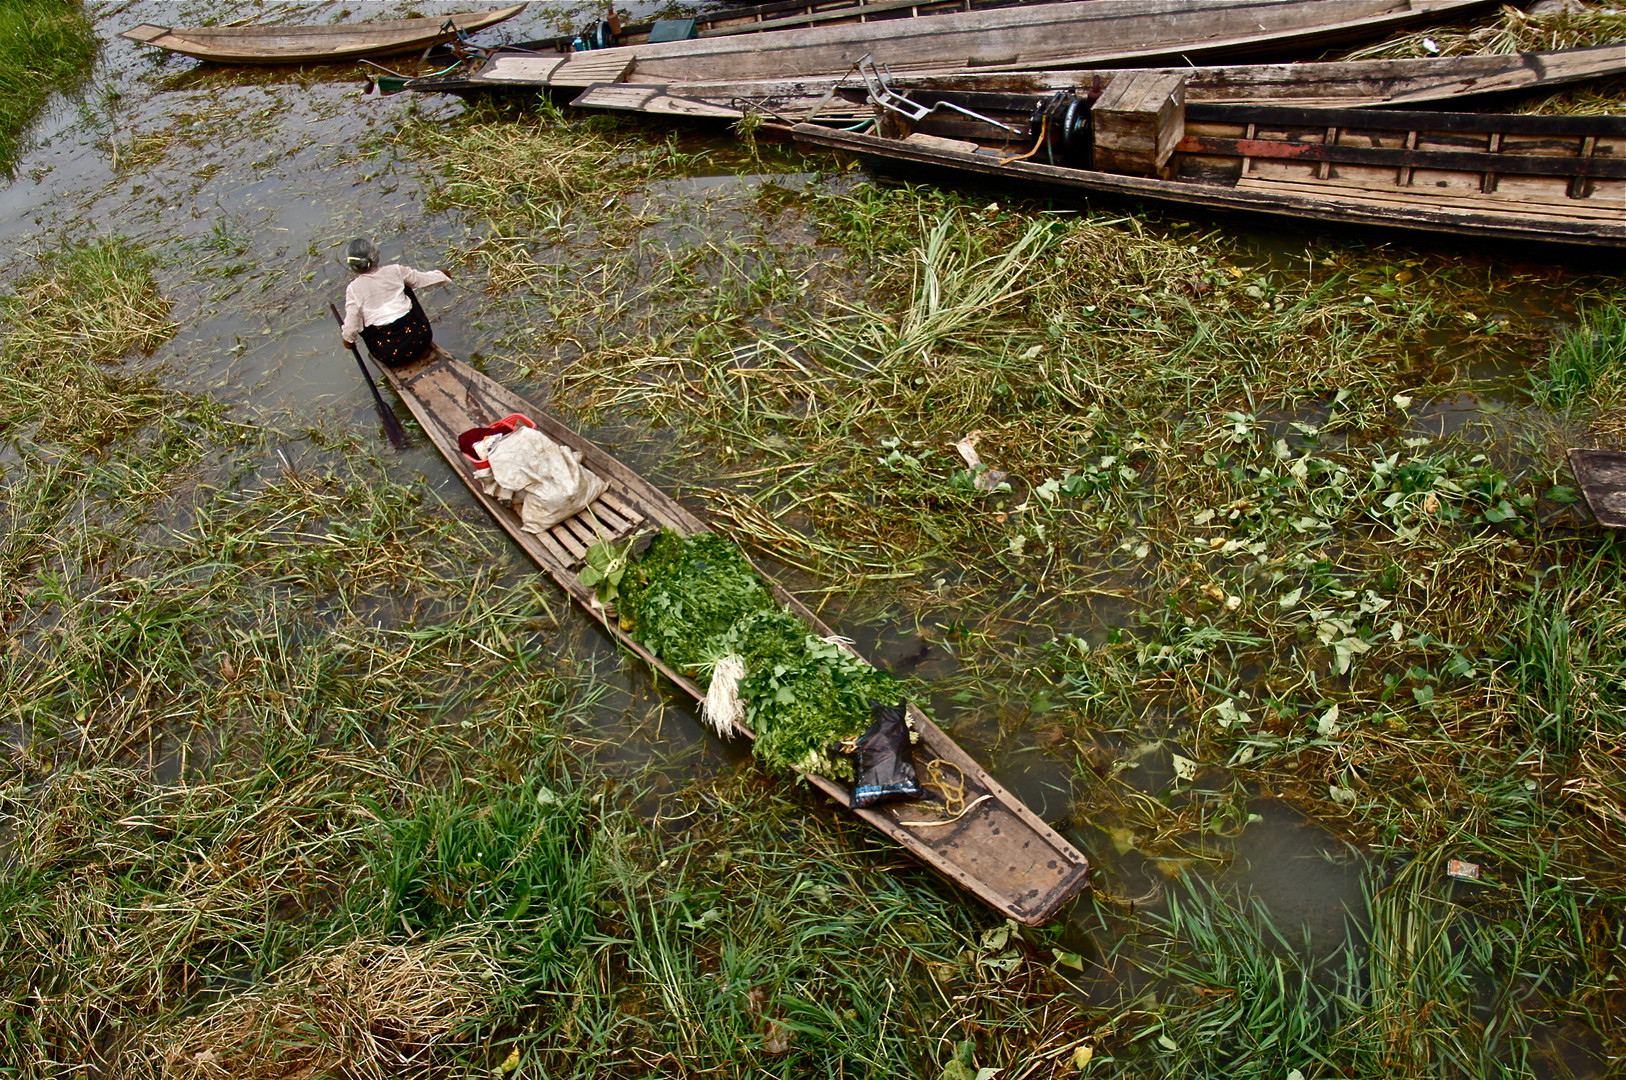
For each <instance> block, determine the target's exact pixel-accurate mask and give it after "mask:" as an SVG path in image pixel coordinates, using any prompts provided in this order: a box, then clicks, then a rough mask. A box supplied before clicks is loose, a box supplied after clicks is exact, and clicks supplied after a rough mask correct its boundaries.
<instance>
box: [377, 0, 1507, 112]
mask: <svg viewBox="0 0 1626 1080" xmlns="http://www.w3.org/2000/svg"><path fill="white" fill-rule="evenodd" d="M1489 6H1491V4H1490V3H1487V2H1485V0H1410V2H1407V0H1074V2H1071V3H1056V4H1043V5H1033V6H1023V7H1014V8H998V9H994V10H990V11H972V12H964V13H961V14H951V15H935V16H932V17H931V18H927V19H908V20H899V21H893V22H882V23H874V24H862V25H847V26H833V27H814V28H808V29H800V30H778V31H773V32H769V33H762V34H751V35H745V36H733V37H723V38H708V39H700V40H695V41H672V42H662V43H659V44H646V45H635V46H626V47H620V48H611V49H600V50H594V51H590V52H579V53H572V54H570V55H568V56H562V57H561V56H548V55H538V54H535V53H525V52H517V51H509V50H501V49H499V50H496V51H494V52H493V53H491V54H490V55H488V56H487V57H485V58H483V59H482V60H480V61H479V62H478V63H477V64H475V65H474V66H472V67H471V68H470V69H469V70H466V71H460V72H457V73H453V74H449V75H445V76H439V77H435V78H426V79H414V80H411V81H410V82H408V83H407V87H408V88H409V89H413V90H469V89H477V88H486V89H489V88H493V87H501V86H536V87H544V86H549V87H587V86H590V85H592V84H594V83H601V82H629V81H630V82H640V83H672V82H694V81H703V80H751V79H783V78H796V77H804V76H810V75H829V76H839V75H841V74H843V73H845V72H847V71H849V70H850V69H852V68H853V66H854V65H856V64H857V63H858V62H859V60H860V59H862V58H863V57H865V56H869V57H872V58H873V60H874V61H875V63H877V64H879V65H882V66H884V67H887V68H889V69H890V70H891V71H892V72H893V73H896V74H905V73H938V74H941V73H946V72H953V71H964V70H969V69H976V70H980V71H1021V70H1027V69H1040V68H1071V67H1101V66H1106V65H1111V64H1127V65H1139V64H1155V63H1158V62H1160V61H1164V62H1178V63H1189V62H1191V61H1193V60H1198V59H1220V58H1234V59H1252V58H1256V57H1267V56H1271V55H1280V54H1282V53H1284V52H1293V53H1300V54H1301V53H1303V52H1305V51H1308V50H1313V49H1322V48H1327V47H1330V46H1333V45H1337V44H1341V43H1344V42H1348V41H1355V40H1362V39H1365V38H1369V37H1375V36H1378V35H1381V34H1383V33H1387V32H1388V31H1390V30H1393V29H1395V28H1398V27H1403V26H1410V25H1414V24H1418V23H1423V22H1429V21H1439V20H1442V19H1451V18H1455V17H1458V16H1460V15H1463V14H1466V13H1468V12H1471V11H1473V10H1475V9H1477V8H1483V7H1489Z"/></svg>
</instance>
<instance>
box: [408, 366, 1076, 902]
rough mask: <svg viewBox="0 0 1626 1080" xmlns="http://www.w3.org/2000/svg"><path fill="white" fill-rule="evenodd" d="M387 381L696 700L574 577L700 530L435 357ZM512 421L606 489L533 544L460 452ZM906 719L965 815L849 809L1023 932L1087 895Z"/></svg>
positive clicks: (825, 783)
mask: <svg viewBox="0 0 1626 1080" xmlns="http://www.w3.org/2000/svg"><path fill="white" fill-rule="evenodd" d="M385 375H386V376H387V377H388V378H389V381H390V384H391V385H392V386H394V387H395V389H396V390H397V391H398V392H399V393H400V395H401V398H402V400H404V401H405V402H406V404H407V408H409V409H411V410H412V415H413V416H414V417H416V418H417V420H418V423H419V424H420V425H422V427H423V429H424V431H425V432H426V433H427V434H428V435H429V438H430V440H431V441H432V442H434V444H435V446H436V447H438V448H439V449H440V452H441V453H442V454H443V455H444V456H445V458H446V460H447V461H448V462H449V463H450V464H451V467H452V469H453V470H454V471H455V472H456V473H457V474H458V476H460V477H461V478H462V479H463V481H464V483H466V484H467V485H468V486H469V490H470V491H471V492H472V493H473V494H474V497H475V498H476V499H477V500H479V502H480V503H481V505H483V506H484V507H485V508H486V510H487V511H489V512H490V514H491V516H492V517H493V518H495V519H496V520H497V523H498V524H500V525H501V526H502V527H503V529H504V530H505V531H507V533H508V534H509V535H510V536H511V537H513V539H514V541H515V542H516V543H517V544H519V545H520V547H522V548H524V549H525V552H526V554H527V555H529V556H530V557H531V558H532V559H533V560H535V561H536V564H537V565H538V566H540V567H541V568H542V569H543V570H545V571H547V573H548V574H549V576H551V577H552V578H553V580H554V581H555V582H557V583H558V584H559V587H560V588H562V589H564V590H565V591H566V592H567V593H569V594H570V595H571V597H572V598H574V599H575V600H576V601H577V602H578V603H579V604H581V605H582V607H583V608H584V609H585V610H586V611H587V612H588V613H589V614H591V615H592V616H593V617H594V618H595V619H597V620H598V621H599V623H600V624H601V625H602V626H603V627H604V630H605V632H606V633H608V634H610V635H611V636H612V637H614V638H615V639H616V640H617V641H619V642H620V644H621V645H622V646H623V647H624V648H626V649H627V650H628V651H629V652H632V653H634V654H636V655H637V656H639V657H640V658H642V659H643V660H644V662H646V663H648V664H649V665H650V666H651V667H653V668H655V670H657V671H659V672H660V673H661V674H662V675H664V676H666V677H667V678H668V679H670V680H671V681H672V683H673V684H674V685H675V686H677V687H678V688H679V689H681V690H682V691H684V692H685V693H687V694H689V695H691V696H692V697H694V698H695V699H696V700H699V699H701V698H702V697H703V696H704V693H703V691H702V690H701V689H700V687H699V686H697V685H695V683H694V682H693V681H691V680H690V679H688V678H686V677H684V676H683V675H682V674H680V673H678V672H677V671H675V670H673V669H672V668H670V667H669V666H667V665H666V664H665V663H663V662H662V661H661V660H660V658H659V657H657V656H655V655H654V654H652V653H651V652H649V650H647V649H645V648H644V647H643V646H642V645H640V644H639V643H638V642H637V641H635V640H633V639H632V638H631V637H630V636H628V635H627V634H626V633H624V632H623V631H622V630H621V627H620V623H619V622H618V620H617V619H616V618H615V615H614V613H613V612H609V611H606V610H605V609H604V608H603V607H602V606H601V605H600V604H599V603H598V602H597V598H596V596H595V595H594V592H593V590H592V589H590V588H587V587H586V586H584V585H582V584H581V582H580V581H578V580H577V577H576V574H577V571H578V570H580V569H581V567H582V566H583V565H584V556H585V555H586V552H587V550H588V548H589V547H591V546H592V545H593V544H595V543H598V542H599V541H601V540H620V539H623V538H626V537H629V536H632V535H634V534H636V533H638V532H640V531H643V530H652V529H660V528H666V529H673V530H675V531H677V532H679V533H683V534H692V533H697V532H704V531H706V525H705V523H704V522H702V521H701V520H700V519H699V518H697V517H695V516H694V515H693V514H692V513H690V512H689V511H688V510H686V509H684V507H683V506H681V505H680V504H679V503H678V502H677V501H676V500H674V499H673V498H671V497H670V496H669V495H667V494H666V493H665V492H663V491H661V490H660V489H659V488H657V487H655V486H654V485H653V484H650V483H649V482H648V481H647V480H645V479H643V478H642V477H641V476H639V475H638V474H637V473H635V472H633V471H632V470H631V469H629V468H627V466H625V465H623V464H622V463H621V462H619V461H617V460H616V459H615V458H614V457H612V456H610V454H609V453H607V452H606V451H604V450H603V449H602V448H600V447H599V446H597V445H595V444H594V443H592V442H590V441H588V440H587V439H585V438H583V437H582V436H581V435H579V434H577V433H576V432H574V431H572V430H571V429H569V428H567V427H565V426H564V425H563V424H561V423H559V422H558V421H557V420H555V419H554V418H552V417H550V416H549V415H548V414H547V413H546V412H544V411H542V410H541V409H539V408H537V407H536V406H535V405H532V404H530V403H529V402H527V401H525V400H523V399H522V398H520V397H518V396H517V395H515V394H513V393H511V392H510V391H508V390H506V389H504V388H503V387H502V386H500V385H498V384H497V383H496V382H495V381H493V380H492V379H489V378H487V377H486V376H485V375H482V374H481V373H480V372H478V371H475V370H474V369H473V368H472V367H470V366H469V365H467V364H465V363H463V362H462V361H461V360H458V359H456V358H455V357H453V356H451V355H449V354H448V353H446V352H444V351H442V350H441V349H439V348H436V349H434V350H433V351H432V352H431V353H430V354H429V355H428V356H426V357H425V358H424V359H422V360H420V361H418V362H417V363H416V364H413V365H411V366H408V367H402V368H393V369H385ZM513 413H523V414H524V415H526V416H528V417H529V418H531V419H532V420H533V421H535V422H536V424H537V426H538V427H539V428H540V429H541V431H542V432H543V433H544V434H546V435H547V436H548V437H549V438H551V439H553V440H554V441H556V442H558V443H561V444H563V445H565V446H569V447H572V448H574V449H576V450H578V451H580V453H581V455H582V464H584V465H586V466H587V467H588V468H589V469H591V470H593V472H595V473H597V474H598V475H599V476H600V477H602V478H603V479H604V480H606V481H607V482H608V483H609V489H608V490H607V491H606V492H605V493H604V495H603V496H602V497H601V498H600V499H599V500H598V501H596V502H595V503H593V505H592V506H589V507H588V508H587V509H586V510H584V511H582V512H581V513H580V514H577V515H576V516H575V517H573V518H570V519H569V520H567V521H564V522H562V523H561V524H559V525H556V526H554V527H553V528H552V529H549V530H548V531H547V532H546V533H544V534H540V535H538V534H533V533H528V532H525V531H523V530H522V529H521V527H520V520H519V516H518V515H517V514H515V513H514V511H513V510H511V509H509V508H508V507H507V506H505V505H503V504H502V503H499V502H497V501H496V500H494V499H492V498H491V497H490V496H488V495H486V494H485V492H484V490H483V489H482V488H481V487H480V485H479V483H478V482H477V481H476V480H475V479H474V473H473V470H472V468H471V466H470V465H469V463H468V461H467V459H466V458H464V457H463V455H462V454H461V452H460V451H459V450H458V446H457V437H458V436H459V435H460V434H462V433H463V432H465V431H468V430H470V429H472V428H476V427H485V426H488V425H489V424H491V423H492V422H493V421H496V420H500V419H502V418H503V417H505V416H508V415H511V414H513ZM770 586H771V588H772V589H773V592H774V595H775V597H776V598H777V599H778V600H779V602H780V603H782V604H785V605H787V606H788V607H789V608H790V609H791V610H792V611H794V612H795V613H796V614H797V615H798V616H800V617H801V618H802V619H804V620H805V621H806V622H807V624H808V626H809V627H811V628H812V629H813V630H814V631H815V632H817V633H818V634H820V635H823V636H829V635H830V634H831V630H830V628H829V627H827V626H825V625H824V623H822V622H821V621H819V618H818V616H816V615H814V614H813V613H812V612H811V611H809V610H808V609H807V607H806V606H805V605H803V604H802V603H801V601H799V600H797V599H796V597H794V596H792V595H791V594H790V593H788V592H786V591H785V590H784V589H783V588H780V587H779V586H778V585H775V584H772V583H771V582H770ZM855 655H856V653H855ZM911 714H912V716H913V719H914V722H915V725H916V727H917V728H918V729H919V731H920V735H921V741H920V744H919V745H918V746H917V748H916V751H915V756H916V760H917V761H922V762H925V761H931V760H933V759H939V760H941V761H944V762H947V763H949V764H950V765H952V767H953V768H954V770H957V771H958V773H959V774H960V775H962V776H963V777H964V778H965V787H966V791H965V803H964V806H965V808H966V812H964V813H963V814H962V815H961V816H959V817H958V818H953V819H952V820H951V818H950V816H949V815H947V814H943V813H939V812H937V811H936V810H935V809H934V804H933V803H932V802H930V801H917V802H904V803H892V804H885V805H881V806H877V807H873V808H869V809H864V810H855V811H852V812H853V813H854V814H856V815H857V816H858V817H860V818H862V819H863V820H864V821H866V822H868V823H869V824H871V825H873V826H874V827H875V828H877V829H879V830H880V831H881V832H883V833H885V834H886V835H887V836H889V837H891V838H892V839H893V840H895V841H896V842H897V843H898V844H900V845H901V846H902V847H904V848H905V849H906V850H907V851H909V852H910V853H911V854H913V855H914V856H915V857H916V858H918V859H919V860H920V861H921V862H924V863H925V864H926V865H927V866H929V867H931V868H932V869H934V870H936V871H938V872H939V873H941V874H942V875H943V876H944V877H946V878H947V879H948V880H949V881H951V882H953V883H954V884H956V885H958V886H960V887H961V888H963V889H965V890H966V891H967V892H969V893H971V894H972V895H974V896H976V897H977V898H978V899H979V900H981V901H983V902H984V903H986V904H988V905H989V906H990V907H992V908H994V909H995V910H996V911H999V912H1001V913H1002V914H1004V915H1006V916H1008V917H1009V918H1012V919H1015V920H1017V921H1018V922H1021V923H1025V924H1027V925H1037V924H1039V923H1042V922H1044V921H1045V920H1047V919H1049V918H1050V917H1051V916H1052V915H1054V914H1055V912H1056V911H1057V909H1058V908H1060V907H1061V905H1062V904H1064V903H1066V902H1067V901H1068V900H1069V899H1071V898H1072V897H1074V896H1076V895H1077V894H1078V893H1079V892H1080V891H1081V890H1083V889H1084V888H1085V886H1086V884H1087V882H1088V877H1089V864H1088V862H1087V861H1086V860H1085V858H1084V856H1083V855H1082V854H1080V853H1079V852H1078V851H1077V850H1076V849H1075V848H1074V847H1073V846H1072V845H1071V844H1069V843H1068V842H1067V841H1066V840H1064V839H1063V838H1062V837H1061V836H1060V835H1058V834H1057V833H1056V831H1055V830H1054V829H1052V828H1050V826H1048V825H1046V824H1045V823H1044V821H1043V820H1041V819H1040V818H1039V817H1038V815H1036V814H1034V813H1033V811H1032V810H1030V809H1028V808H1027V807H1026V806H1024V805H1023V804H1022V803H1021V802H1020V801H1019V800H1018V799H1017V798H1016V797H1015V796H1013V795H1012V794H1011V793H1010V792H1009V791H1007V790H1005V788H1003V787H1002V786H1000V784H999V783H998V782H997V781H996V780H994V778H993V777H991V776H989V775H988V773H987V772H986V771H984V770H983V768H982V767H981V766H980V765H978V764H977V763H976V761H974V760H973V759H972V758H971V756H970V755H969V754H967V753H966V752H965V751H964V750H962V749H961V748H960V747H959V746H958V745H957V744H956V743H955V742H954V740H953V739H951V738H949V737H948V735H946V734H944V732H943V731H942V729H940V728H939V727H938V726H937V725H935V724H933V723H932V722H931V721H930V720H929V719H927V718H926V716H925V715H924V714H922V713H921V712H920V710H919V709H916V708H914V707H913V706H911ZM807 780H808V782H809V783H811V784H812V785H813V786H814V787H816V788H818V789H819V790H821V791H823V792H824V793H826V794H827V795H829V796H830V797H831V798H833V799H835V800H837V801H838V802H840V803H841V804H842V805H843V806H845V805H847V802H848V789H847V787H846V785H844V784H842V783H839V782H837V781H834V780H830V779H828V778H825V777H822V776H815V775H809V776H807Z"/></svg>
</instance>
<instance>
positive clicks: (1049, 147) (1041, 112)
mask: <svg viewBox="0 0 1626 1080" xmlns="http://www.w3.org/2000/svg"><path fill="white" fill-rule="evenodd" d="M1028 125H1029V126H1028V130H1029V131H1031V132H1033V133H1034V134H1035V135H1037V134H1038V133H1039V131H1040V130H1041V129H1042V130H1043V131H1044V147H1043V149H1042V150H1041V154H1042V155H1044V156H1043V157H1042V158H1041V160H1044V161H1046V162H1047V163H1049V164H1052V165H1070V166H1073V167H1074V168H1084V169H1087V168H1089V167H1090V160H1091V155H1092V153H1093V150H1094V146H1093V143H1094V137H1093V134H1092V132H1091V130H1090V101H1089V99H1088V98H1082V97H1079V96H1078V91H1076V90H1071V89H1069V90H1061V91H1058V92H1056V93H1054V94H1051V95H1050V96H1049V97H1046V98H1040V99H1039V103H1038V104H1037V105H1035V106H1034V108H1033V114H1032V115H1031V116H1029V117H1028Z"/></svg>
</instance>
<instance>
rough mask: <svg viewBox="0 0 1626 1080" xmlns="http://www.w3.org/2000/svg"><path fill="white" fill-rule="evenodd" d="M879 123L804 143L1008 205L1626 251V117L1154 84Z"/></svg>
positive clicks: (994, 98)
mask: <svg viewBox="0 0 1626 1080" xmlns="http://www.w3.org/2000/svg"><path fill="white" fill-rule="evenodd" d="M876 118H877V124H876V129H875V131H874V133H873V134H860V133H857V132H853V131H840V130H835V129H832V128H828V127H824V126H821V125H816V124H798V125H796V126H795V127H794V128H792V129H791V134H792V135H793V136H794V138H795V139H796V140H797V141H799V142H803V143H807V144H810V145H815V146H823V147H827V148H830V149H835V150H842V151H847V152H850V153H852V154H855V155H857V156H858V157H860V158H862V159H864V160H866V161H867V162H869V163H871V164H873V165H875V166H877V167H878V168H881V169H883V170H885V171H889V172H898V171H917V170H929V171H934V172H951V173H954V174H956V175H958V176H959V177H961V178H963V179H966V180H975V181H980V182H982V183H985V184H993V185H997V186H998V187H1000V188H1001V189H1010V188H1025V189H1031V190H1034V191H1038V192H1043V193H1048V194H1063V195H1072V196H1074V197H1088V196H1092V195H1115V196H1122V197H1128V198H1133V199H1143V200H1150V201H1156V202H1162V203H1166V204H1170V205H1172V206H1174V207H1176V208H1178V209H1180V210H1182V211H1193V212H1215V211H1221V212H1226V211H1232V212H1234V211H1242V212H1249V213H1255V214H1268V215H1272V216H1275V217H1282V218H1294V219H1299V220H1309V221H1318V222H1326V223H1337V224H1345V225H1360V226H1377V227H1381V228H1383V229H1386V230H1388V229H1411V230H1421V231H1427V232H1437V233H1452V234H1456V235H1459V236H1471V237H1480V238H1484V239H1488V240H1497V241H1516V242H1521V243H1540V244H1567V245H1582V246H1594V247H1626V117H1623V116H1532V115H1515V114H1480V113H1456V112H1412V111H1405V112H1397V111H1390V110H1385V109H1317V108H1298V107H1293V106H1286V105H1233V104H1228V103H1202V102H1199V103H1193V104H1189V105H1188V104H1186V103H1185V100H1184V97H1183V84H1182V82H1181V78H1180V76H1179V74H1178V73H1170V72H1165V71H1144V72H1138V73H1135V74H1134V75H1133V76H1132V77H1128V78H1123V77H1120V78H1118V79H1115V80H1114V81H1113V82H1112V83H1111V84H1109V86H1108V87H1107V90H1106V91H1105V92H1103V93H1102V94H1101V95H1100V96H1099V97H1096V98H1094V99H1093V100H1092V99H1090V98H1088V97H1087V96H1085V95H1082V94H1074V93H1070V92H1066V91H1064V92H1061V93H1058V94H1054V95H1050V96H1048V97H1035V96H1033V95H1003V94H973V93H956V92H950V91H939V92H935V93H924V92H917V93H908V94H905V93H903V92H896V93H892V94H890V95H886V94H883V103H881V104H877V105H876Z"/></svg>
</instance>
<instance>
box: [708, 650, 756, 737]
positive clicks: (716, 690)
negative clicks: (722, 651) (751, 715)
mask: <svg viewBox="0 0 1626 1080" xmlns="http://www.w3.org/2000/svg"><path fill="white" fill-rule="evenodd" d="M744 678H745V661H744V659H742V658H741V657H738V656H736V655H734V654H733V653H729V654H728V655H727V656H725V657H723V658H722V659H720V660H718V661H717V663H716V664H715V665H714V666H713V667H712V669H711V686H710V687H709V688H708V689H707V690H706V700H705V702H704V703H703V704H702V705H701V708H700V715H701V716H703V717H705V720H706V723H708V724H710V725H711V726H712V727H713V728H715V729H716V730H717V734H719V735H721V736H722V737H723V738H725V739H727V738H730V737H732V736H734V735H738V734H741V733H742V732H743V731H744V730H745V702H743V701H741V700H740V680H742V679H744Z"/></svg>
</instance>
